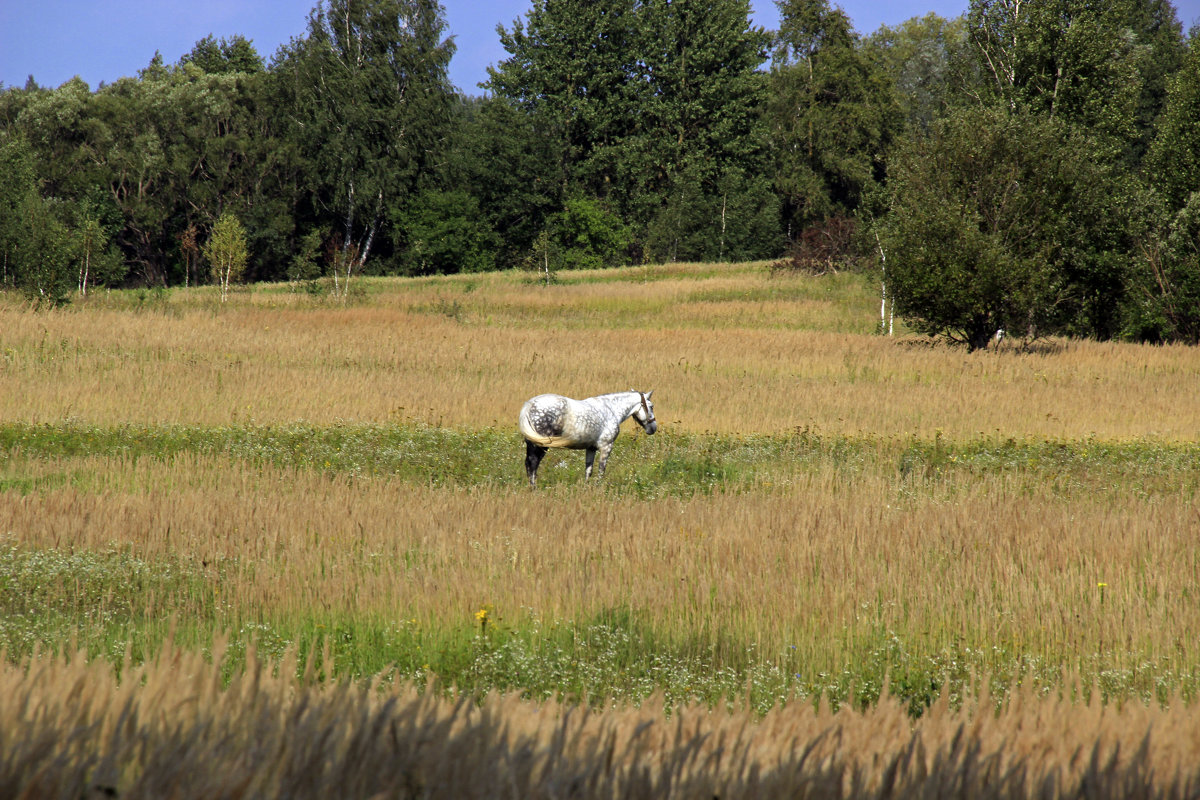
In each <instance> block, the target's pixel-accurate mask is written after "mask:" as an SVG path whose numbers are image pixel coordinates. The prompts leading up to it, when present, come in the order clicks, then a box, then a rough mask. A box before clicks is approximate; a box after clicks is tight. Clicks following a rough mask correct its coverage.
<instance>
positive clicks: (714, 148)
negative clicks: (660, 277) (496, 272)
mask: <svg viewBox="0 0 1200 800" xmlns="http://www.w3.org/2000/svg"><path fill="white" fill-rule="evenodd" d="M748 12H749V7H748V4H747V3H746V2H744V0H719V1H718V2H698V1H697V0H685V1H684V2H670V3H668V2H646V3H640V4H639V3H633V2H631V0H605V1H604V2H600V3H596V2H584V1H583V0H571V1H570V2H563V3H547V2H542V1H541V0H539V1H538V2H535V3H534V6H533V8H532V9H531V10H530V11H529V12H528V14H527V15H526V18H525V20H518V21H516V22H515V23H514V25H513V28H512V30H504V29H502V30H501V43H502V44H503V45H504V47H505V49H506V50H507V51H508V53H509V54H510V55H509V58H507V59H505V60H504V61H502V62H501V63H500V64H499V65H498V66H497V67H495V68H493V69H492V70H491V71H490V74H491V79H490V80H489V82H488V86H489V88H491V89H492V90H493V92H495V94H496V95H497V96H498V97H499V98H502V99H504V100H506V101H508V102H509V103H511V104H512V107H513V108H515V109H517V110H518V111H519V112H521V113H523V114H524V115H526V118H527V119H528V120H529V121H530V124H532V125H533V127H534V128H535V129H536V130H537V131H538V132H539V133H540V135H541V136H542V137H543V140H544V144H543V145H542V147H543V148H544V152H545V154H546V155H547V156H548V158H549V161H550V168H549V169H548V170H546V171H545V172H543V173H541V174H540V175H537V176H530V177H531V178H532V179H534V180H535V181H541V182H543V183H544V184H545V185H546V189H547V191H546V194H547V195H549V196H551V197H554V198H555V199H556V200H557V202H559V203H561V204H562V206H561V207H562V208H563V209H564V211H563V213H564V214H565V215H567V216H570V215H573V214H575V213H577V212H576V211H574V210H572V209H570V208H567V205H568V203H567V200H568V199H570V198H578V197H588V198H597V199H599V200H600V201H602V202H603V203H605V204H606V206H607V207H608V208H609V209H610V210H611V212H612V213H614V214H616V215H619V216H620V218H621V220H622V221H623V224H624V225H625V226H626V227H627V228H628V229H629V239H630V242H631V243H632V244H633V245H634V246H635V247H634V249H635V250H643V251H645V250H647V249H649V250H650V251H651V252H654V253H664V254H667V255H668V256H670V255H677V256H678V257H681V258H693V257H699V258H721V257H722V252H721V250H722V249H721V244H722V240H723V238H724V239H726V240H727V239H728V236H729V234H728V224H727V225H726V231H725V232H724V235H723V232H722V231H721V222H722V220H721V218H720V215H719V214H713V213H711V212H712V209H713V208H714V207H716V208H718V209H719V208H720V207H721V205H722V203H724V204H725V206H726V208H727V209H728V207H729V198H730V196H731V195H736V197H737V200H738V202H737V203H735V205H736V206H738V209H739V211H744V212H745V213H744V214H741V215H739V218H738V221H739V225H740V226H741V227H742V228H745V229H753V230H756V231H757V228H758V224H757V222H752V221H750V219H749V217H751V216H753V217H755V219H762V218H765V214H766V213H769V211H770V210H771V209H770V204H769V203H767V202H766V201H765V198H764V197H763V195H762V191H761V185H762V184H761V182H759V181H756V180H754V179H753V178H750V177H749V174H750V173H754V174H757V173H760V172H761V170H762V168H763V163H764V162H763V154H762V134H761V123H760V120H759V113H758V112H759V108H760V107H761V103H762V100H763V93H764V91H765V84H764V82H763V80H762V77H761V76H760V75H758V74H757V73H756V68H757V67H758V65H759V64H760V63H761V61H762V58H763V56H764V54H765V46H766V42H767V39H766V36H765V35H764V33H763V32H762V31H761V30H759V29H755V28H752V27H751V26H750V24H749V19H748ZM735 184H736V187H735ZM747 197H752V198H755V200H757V202H755V200H749V199H745V198H747ZM764 207H765V208H767V209H768V211H767V212H764V213H763V214H762V215H759V214H758V213H757V212H758V211H761V210H762V209H763V208H764ZM497 227H498V229H499V226H497ZM535 236H536V232H533V233H531V235H529V239H528V241H529V242H530V244H532V240H533V238H534V237H535ZM745 239H748V236H747V237H743V239H742V240H741V241H739V242H738V245H737V247H736V248H731V249H740V248H742V247H746V246H748V245H747V242H746V241H745ZM767 242H768V244H767V245H765V247H771V245H772V244H773V243H772V242H771V238H768V239H767ZM571 247H572V246H571V245H569V244H568V245H567V249H568V250H570V249H571ZM763 247H764V245H762V244H758V248H760V249H761V248H763ZM565 257H566V258H567V259H568V261H569V262H570V261H571V259H572V257H571V255H570V254H569V253H568V254H567V255H566V256H565ZM601 260H602V261H603V259H601Z"/></svg>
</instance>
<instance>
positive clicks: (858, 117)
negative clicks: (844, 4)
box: [767, 0, 901, 235]
mask: <svg viewBox="0 0 1200 800" xmlns="http://www.w3.org/2000/svg"><path fill="white" fill-rule="evenodd" d="M778 5H779V10H780V27H779V34H778V39H777V42H776V48H775V57H774V61H773V65H772V69H771V96H770V100H769V105H768V110H767V114H768V117H769V120H770V125H771V136H772V139H771V141H772V146H773V151H774V155H775V159H776V163H777V167H776V187H777V190H778V191H779V193H780V195H781V197H782V198H783V201H784V211H785V218H786V219H787V221H788V227H789V232H790V233H791V234H792V235H795V234H798V233H799V232H800V230H801V229H803V228H804V227H807V226H808V225H810V224H812V223H814V222H817V221H819V220H821V219H823V218H825V217H828V216H831V215H835V214H847V213H852V212H853V211H854V209H855V208H856V207H857V206H858V203H859V202H860V200H861V199H862V197H863V194H864V193H865V192H867V191H869V190H870V189H871V187H872V186H874V185H876V184H877V183H878V182H879V181H880V180H881V179H882V178H883V167H884V163H885V153H886V150H887V148H888V145H889V142H890V141H891V139H892V137H893V136H894V133H895V131H896V129H897V128H898V126H899V125H900V123H901V116H900V113H899V106H898V105H897V104H896V101H895V99H894V97H893V96H892V92H891V87H890V86H889V84H888V79H887V75H886V73H885V72H884V71H883V70H882V69H880V68H879V67H878V65H877V64H876V63H875V62H873V61H872V60H871V59H870V58H869V57H868V56H867V54H866V53H864V52H863V50H862V49H861V48H860V44H859V38H858V35H857V34H856V33H855V32H854V30H853V28H852V27H851V25H850V19H849V17H847V16H846V14H845V12H843V11H842V10H841V9H838V8H831V7H830V5H829V3H828V2H827V0H779V3H778Z"/></svg>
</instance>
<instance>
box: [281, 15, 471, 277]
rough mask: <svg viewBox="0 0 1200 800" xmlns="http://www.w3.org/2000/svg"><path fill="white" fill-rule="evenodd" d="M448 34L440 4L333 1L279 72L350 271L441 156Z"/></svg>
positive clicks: (315, 186)
mask: <svg viewBox="0 0 1200 800" xmlns="http://www.w3.org/2000/svg"><path fill="white" fill-rule="evenodd" d="M444 29H445V20H444V17H443V13H442V8H441V6H440V5H439V4H438V3H437V2H436V1H435V0H327V2H322V3H320V4H319V5H318V6H317V7H316V8H315V9H314V10H313V12H312V14H311V16H310V17H309V23H308V36H307V37H306V38H305V39H302V40H299V41H294V42H293V44H292V47H291V50H290V51H289V52H288V53H285V55H284V57H283V59H282V60H281V61H280V63H279V64H277V66H276V69H278V70H280V71H281V72H283V73H284V74H285V76H286V80H288V82H289V84H290V85H289V90H290V91H291V93H292V95H293V99H294V108H293V118H294V122H295V125H296V127H295V131H294V133H295V136H296V138H297V139H298V141H299V142H300V145H301V148H302V149H303V151H304V153H305V154H306V156H307V159H308V162H309V165H310V169H311V170H312V176H311V184H312V185H311V188H312V190H313V192H314V197H315V199H316V202H317V205H318V207H319V208H320V209H323V210H328V212H331V213H332V214H334V215H335V216H336V218H337V220H336V226H337V230H338V231H339V232H340V238H341V261H342V263H343V265H344V268H345V269H346V270H347V271H348V273H349V272H353V271H355V270H358V269H361V268H362V267H363V266H364V265H365V264H366V263H367V259H368V258H369V257H370V255H371V253H372V251H373V248H374V247H375V246H376V244H377V241H376V237H377V236H378V234H379V233H380V230H381V228H382V227H384V226H385V225H386V224H387V222H388V220H389V219H399V218H402V217H403V208H404V205H405V204H406V203H407V202H409V201H410V199H411V196H412V195H413V194H415V192H416V190H417V189H418V185H419V181H420V178H421V176H422V174H423V173H424V172H425V171H426V170H427V169H429V167H430V166H431V165H432V164H433V163H434V162H435V161H436V159H437V158H438V157H439V156H440V155H441V152H440V151H441V149H442V140H443V138H444V136H445V130H446V124H447V122H448V120H449V115H450V107H451V105H450V104H451V101H452V98H453V90H452V87H451V85H450V82H449V79H448V77H447V74H446V70H447V67H448V65H449V62H450V57H451V55H452V54H453V52H454V45H453V42H452V41H451V40H450V39H445V38H443V32H444Z"/></svg>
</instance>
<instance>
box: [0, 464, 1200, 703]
mask: <svg viewBox="0 0 1200 800" xmlns="http://www.w3.org/2000/svg"><path fill="white" fill-rule="evenodd" d="M23 471H24V472H25V473H26V474H29V475H35V476H36V475H37V474H39V472H41V473H45V474H48V475H49V474H54V475H73V476H80V478H79V480H75V479H71V480H70V481H67V480H64V481H63V482H62V483H60V484H57V485H55V484H50V485H47V486H46V487H45V488H42V489H37V490H34V491H29V492H28V493H26V494H23V495H22V494H18V493H15V492H6V493H0V533H4V534H5V538H4V543H5V544H6V545H7V546H9V547H16V548H21V549H25V550H30V551H57V552H69V551H74V550H80V551H91V552H101V551H105V550H113V549H116V550H128V551H129V552H132V553H133V554H135V555H136V556H137V557H138V558H141V559H144V560H146V561H148V562H151V563H173V564H177V565H178V564H182V565H183V566H185V567H187V569H189V570H190V571H191V573H192V574H194V575H195V576H198V580H199V584H200V587H201V588H198V589H197V588H195V587H194V586H193V587H192V588H189V589H188V593H187V594H186V595H185V596H183V597H166V596H162V594H161V592H160V594H159V596H158V597H157V598H155V597H153V596H152V593H153V587H150V588H148V589H147V592H149V593H151V596H148V597H146V598H144V599H139V598H137V597H135V598H134V599H132V600H131V599H130V598H129V597H127V596H124V595H122V596H119V597H117V598H116V600H115V602H118V603H124V604H132V605H134V606H135V607H138V608H141V606H142V604H145V606H146V609H147V611H148V613H149V615H150V616H151V617H157V618H164V617H166V616H168V615H170V614H172V613H175V614H178V615H180V616H181V618H183V619H204V620H209V622H208V623H207V624H211V625H212V626H213V628H214V629H215V630H220V629H224V628H229V629H238V628H241V627H243V626H245V625H247V624H254V623H260V622H264V621H267V622H272V623H274V624H279V623H280V622H284V623H286V622H288V621H293V622H294V621H297V620H299V621H301V622H302V623H304V624H307V625H308V626H309V628H310V629H311V627H312V625H314V624H316V623H317V622H318V621H321V622H327V621H328V620H330V619H333V620H339V619H355V620H359V621H364V622H369V623H370V624H371V625H373V626H374V627H375V628H377V629H380V630H383V629H388V628H396V627H404V626H410V625H411V626H413V627H415V628H417V629H420V630H425V629H428V630H437V629H443V630H445V629H449V630H454V629H457V630H460V631H463V632H465V633H466V634H468V635H469V633H470V631H471V630H472V629H473V628H475V627H477V623H476V621H475V616H474V615H475V613H476V612H477V611H478V610H479V609H480V608H482V607H485V606H491V607H492V608H493V609H494V611H493V612H492V619H493V621H494V624H495V625H498V626H502V627H512V628H518V629H522V630H526V631H528V630H530V629H532V630H533V631H534V635H535V636H536V635H537V633H536V632H537V631H538V630H540V629H542V626H544V630H545V631H546V632H547V633H549V631H550V628H551V626H552V625H554V624H557V623H564V622H565V623H577V622H580V621H584V620H588V619H592V618H596V617H597V616H599V615H602V614H605V613H609V612H612V611H614V610H627V611H629V612H631V613H632V614H633V615H634V617H635V619H637V620H638V621H639V623H640V624H642V625H644V626H645V628H646V629H647V630H648V631H649V632H650V633H651V634H653V636H654V637H655V639H656V640H657V641H659V642H662V643H664V644H665V645H672V646H674V647H676V648H683V649H684V650H685V651H688V652H689V653H690V654H691V655H694V656H697V657H703V658H706V659H709V660H710V661H711V662H712V663H716V664H721V663H735V664H739V663H740V664H745V663H747V662H752V661H754V660H755V659H768V660H770V661H772V662H776V663H780V664H783V665H785V666H786V667H788V668H790V669H791V671H792V672H802V675H801V676H800V678H801V679H802V680H801V681H799V682H798V683H800V685H802V686H805V687H811V688H813V689H815V690H816V691H821V690H823V689H824V688H826V684H823V683H822V680H832V678H829V679H822V678H820V677H818V676H819V674H821V673H827V674H829V675H836V674H838V673H839V672H840V671H842V670H845V669H847V668H848V667H850V666H851V665H853V664H855V663H858V662H861V661H862V660H864V659H866V658H867V657H868V656H870V655H871V653H872V652H873V651H874V650H875V649H877V648H879V647H880V646H881V644H884V643H893V644H891V645H889V646H895V647H899V648H902V649H905V650H907V651H911V652H912V653H917V654H937V653H942V652H949V653H951V654H952V657H953V658H959V659H961V658H963V656H964V654H970V653H973V654H974V655H973V656H972V658H973V663H971V664H963V665H954V664H949V663H947V664H944V665H943V666H944V667H945V668H947V669H952V668H958V669H966V668H967V667H974V668H983V667H987V668H991V669H994V670H995V669H999V670H1002V671H1007V670H1011V669H1013V668H1014V665H1016V664H1018V663H1020V664H1024V665H1025V668H1027V669H1029V670H1030V671H1032V672H1035V673H1037V677H1039V678H1041V679H1049V680H1056V679H1057V678H1058V677H1059V674H1060V670H1061V669H1062V668H1064V667H1066V668H1072V669H1079V670H1082V671H1085V672H1086V673H1087V674H1089V675H1097V674H1099V673H1100V672H1102V671H1107V672H1109V673H1112V674H1116V675H1124V676H1125V677H1124V678H1121V679H1119V680H1118V679H1116V678H1113V680H1114V681H1115V682H1114V684H1113V686H1112V687H1111V688H1112V689H1113V690H1114V691H1115V692H1117V693H1126V692H1133V693H1138V694H1144V695H1147V696H1153V695H1154V694H1155V693H1156V692H1159V691H1160V690H1162V689H1163V688H1164V687H1166V688H1167V689H1169V688H1170V687H1171V686H1172V685H1177V682H1178V681H1180V680H1181V679H1183V678H1184V677H1186V676H1188V675H1193V676H1194V671H1195V665H1196V664H1197V663H1200V642H1198V641H1197V639H1196V636H1195V631H1197V630H1200V606H1198V605H1197V604H1196V603H1195V597H1194V592H1195V587H1196V586H1197V585H1200V551H1197V549H1196V544H1195V536H1194V533H1195V530H1196V525H1197V515H1196V514H1197V512H1196V509H1195V506H1194V502H1193V500H1192V498H1191V497H1190V496H1186V495H1148V496H1143V497H1122V496H1114V495H1112V494H1105V495H1101V494H1095V493H1091V492H1078V493H1074V494H1071V495H1065V496H1062V495H1060V496H1056V495H1053V494H1047V493H1039V492H1038V491H1036V486H1032V485H1030V484H1028V483H1022V482H1021V480H1020V479H1019V478H1018V477H1014V476H1007V475H997V476H991V477H985V478H976V477H973V476H971V475H970V474H965V475H957V476H951V477H948V478H946V479H945V480H944V481H943V482H942V483H941V485H940V487H939V488H937V489H934V490H931V491H929V492H928V493H925V494H917V493H913V492H911V487H910V486H906V485H905V484H903V483H900V482H898V480H897V478H896V476H895V475H893V474H891V473H890V472H883V471H875V470H872V469H866V470H863V471H861V472H859V473H857V474H846V473H841V474H839V473H833V472H828V471H820V472H809V473H803V472H802V473H796V474H795V475H794V476H792V478H791V479H790V481H789V483H788V484H787V485H783V486H779V487H774V488H766V487H764V488H762V490H761V491H760V492H758V493H757V494H755V495H754V496H746V495H734V494H721V493H717V494H714V495H711V496H703V495H701V496H695V497H691V498H688V499H663V500H658V501H655V502H653V503H649V502H644V501H639V500H636V499H632V498H620V497H613V496H611V495H608V494H605V493H603V492H597V491H592V490H587V489H578V488H574V487H563V488H562V489H560V490H558V491H553V492H537V493H534V492H529V491H528V490H526V489H524V488H520V489H518V488H492V489H438V488H431V487H428V486H422V485H413V484H411V483H405V482H401V481H398V480H393V479H389V478H386V477H373V478H363V477H358V476H354V475H336V474H335V475H329V474H321V473H318V472H312V471H295V470H283V469H276V468H272V467H267V466H263V467H254V466H248V465H245V464H239V463H229V462H227V461H225V460H222V459H218V458H211V457H196V456H190V455H181V456H178V457H176V458H175V459H174V460H173V461H172V462H170V463H164V462H161V461H158V460H155V459H147V458H143V459H140V460H138V461H130V460H122V459H101V458H86V459H64V460H38V461H33V462H31V463H30V464H29V465H28V467H26V468H24V470H23ZM189 586H192V584H189ZM73 591H75V590H74V589H73V586H72V583H71V576H70V575H67V576H66V577H65V579H64V582H63V585H61V586H59V587H57V588H55V589H52V590H51V594H50V595H49V596H50V597H55V598H57V597H62V596H65V597H66V598H67V600H68V601H69V600H70V599H71V598H72V596H73V595H72V592H73ZM65 604H66V605H71V603H70V602H66V603H65ZM55 605H58V603H57V602H56V603H55ZM294 627H295V626H293V628H294ZM748 649H749V651H751V652H752V653H753V656H748V655H747V651H748ZM893 655H897V654H893ZM1111 677H1112V675H1110V678H1111ZM1156 681H1161V682H1162V683H1161V684H1160V683H1156Z"/></svg>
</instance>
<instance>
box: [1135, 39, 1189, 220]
mask: <svg viewBox="0 0 1200 800" xmlns="http://www.w3.org/2000/svg"><path fill="white" fill-rule="evenodd" d="M1198 121H1200V36H1193V37H1192V39H1191V42H1190V43H1189V46H1188V50H1187V57H1186V59H1185V60H1184V62H1183V64H1182V68H1181V69H1180V70H1179V71H1178V72H1177V73H1176V74H1175V76H1174V77H1173V78H1172V80H1171V82H1170V88H1169V91H1168V93H1167V97H1166V101H1165V108H1164V110H1163V114H1162V117H1161V118H1160V119H1159V122H1158V128H1157V132H1156V135H1155V139H1154V143H1153V145H1152V146H1151V148H1150V153H1149V155H1148V157H1147V159H1146V162H1147V171H1148V173H1149V176H1150V178H1151V183H1152V184H1153V185H1154V186H1155V187H1157V188H1158V191H1159V192H1160V193H1161V194H1162V195H1163V198H1164V200H1165V201H1166V203H1167V206H1168V208H1169V209H1170V211H1172V212H1176V211H1178V210H1179V209H1181V208H1183V207H1184V206H1185V205H1186V204H1187V203H1188V201H1189V198H1190V196H1191V194H1192V192H1195V191H1200V124H1198Z"/></svg>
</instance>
